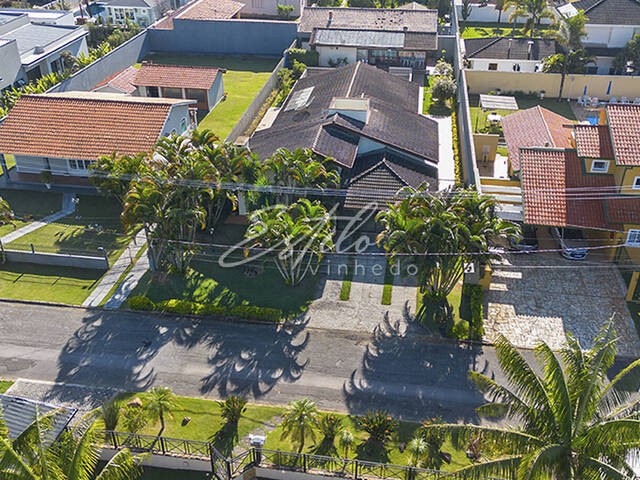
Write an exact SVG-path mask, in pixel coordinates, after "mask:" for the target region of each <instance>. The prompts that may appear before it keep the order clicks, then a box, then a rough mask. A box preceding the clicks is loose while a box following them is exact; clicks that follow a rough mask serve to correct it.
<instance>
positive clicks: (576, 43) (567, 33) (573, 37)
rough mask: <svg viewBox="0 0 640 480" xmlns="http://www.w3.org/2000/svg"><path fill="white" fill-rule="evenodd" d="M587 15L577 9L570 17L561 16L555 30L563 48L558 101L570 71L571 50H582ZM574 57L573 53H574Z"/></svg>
mask: <svg viewBox="0 0 640 480" xmlns="http://www.w3.org/2000/svg"><path fill="white" fill-rule="evenodd" d="M586 21H587V17H585V15H584V11H582V10H579V11H578V13H577V14H575V15H574V16H572V17H567V16H564V15H563V16H561V17H560V21H559V22H558V31H557V32H556V35H555V37H556V40H557V42H558V43H559V44H560V46H561V47H562V49H563V50H564V54H563V56H562V72H561V73H562V77H560V91H559V92H558V102H561V101H562V90H563V89H564V81H565V78H566V75H567V73H569V71H570V67H571V65H570V60H571V54H572V53H573V52H578V51H582V50H583V48H582V39H583V38H585V37H586V36H587V31H586V29H585V26H584V25H585V23H586ZM574 57H575V55H574Z"/></svg>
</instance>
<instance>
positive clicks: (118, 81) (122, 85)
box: [91, 66, 138, 94]
mask: <svg viewBox="0 0 640 480" xmlns="http://www.w3.org/2000/svg"><path fill="white" fill-rule="evenodd" d="M137 73H138V69H137V68H136V67H134V66H131V67H127V68H125V69H124V70H121V71H119V72H116V73H114V74H113V75H110V76H108V77H107V78H105V79H104V80H103V81H101V82H100V83H99V84H97V85H96V86H95V87H93V88H92V89H91V90H95V89H97V88H100V87H104V86H105V85H109V86H111V87H113V88H116V89H118V90H120V91H121V92H122V93H127V94H132V93H133V92H135V91H136V86H135V85H133V84H132V83H131V81H132V80H133V78H134V77H135V76H136V74H137Z"/></svg>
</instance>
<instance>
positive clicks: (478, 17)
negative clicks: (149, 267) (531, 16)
mask: <svg viewBox="0 0 640 480" xmlns="http://www.w3.org/2000/svg"><path fill="white" fill-rule="evenodd" d="M461 9H462V0H456V10H457V13H458V18H459V22H462V15H461V13H460V12H461ZM513 10H514V8H513V7H511V8H508V9H507V10H506V11H504V12H502V17H500V23H502V24H505V26H506V24H507V23H509V15H511V13H512V12H513ZM498 15H499V11H498V10H496V8H495V7H494V6H493V5H486V6H484V7H481V6H480V4H479V3H472V4H471V15H469V18H467V22H497V21H498ZM526 20H527V19H526V18H525V17H520V18H518V21H517V22H516V23H524V22H526ZM540 23H542V24H551V23H553V20H550V19H548V18H545V19H543V20H542V21H541V22H540Z"/></svg>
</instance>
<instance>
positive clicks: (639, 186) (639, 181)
mask: <svg viewBox="0 0 640 480" xmlns="http://www.w3.org/2000/svg"><path fill="white" fill-rule="evenodd" d="M632 188H633V189H634V190H640V177H636V178H635V180H634V181H633V187H632Z"/></svg>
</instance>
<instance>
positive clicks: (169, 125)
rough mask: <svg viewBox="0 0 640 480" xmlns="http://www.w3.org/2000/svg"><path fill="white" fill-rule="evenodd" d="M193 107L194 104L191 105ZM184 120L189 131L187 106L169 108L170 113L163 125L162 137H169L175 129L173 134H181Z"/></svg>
mask: <svg viewBox="0 0 640 480" xmlns="http://www.w3.org/2000/svg"><path fill="white" fill-rule="evenodd" d="M192 106H193V107H195V104H193V105H192ZM183 119H184V120H185V125H186V129H187V130H190V129H191V124H190V121H189V107H188V106H187V105H174V106H173V108H171V112H169V116H168V118H167V121H166V122H165V124H164V128H163V129H162V135H161V136H163V137H166V136H168V135H171V133H172V131H173V130H174V129H175V133H177V134H178V135H180V134H181V133H183V132H182V120H183Z"/></svg>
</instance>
